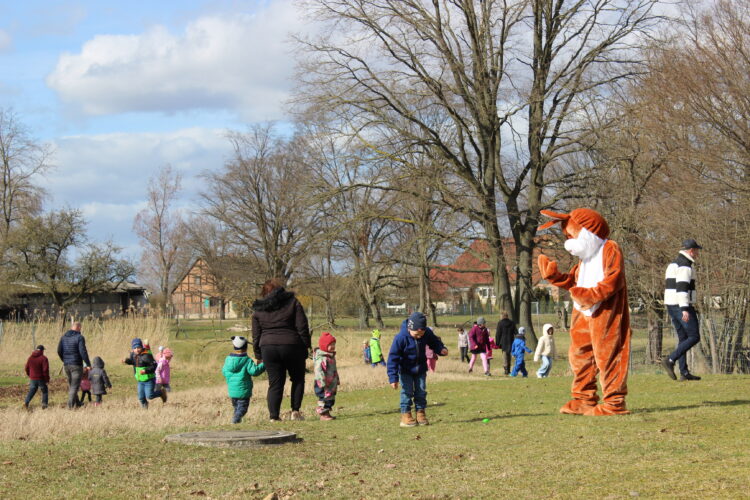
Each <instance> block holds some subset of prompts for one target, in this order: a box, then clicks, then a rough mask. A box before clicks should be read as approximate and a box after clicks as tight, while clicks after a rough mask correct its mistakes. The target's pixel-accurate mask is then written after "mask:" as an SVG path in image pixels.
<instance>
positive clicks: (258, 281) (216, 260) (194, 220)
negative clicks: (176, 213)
mask: <svg viewBox="0 0 750 500" xmlns="http://www.w3.org/2000/svg"><path fill="white" fill-rule="evenodd" d="M186 227H187V238H188V244H189V245H190V247H191V248H192V250H193V255H195V256H198V257H200V258H202V259H203V260H204V261H205V263H206V265H207V266H208V271H209V273H208V274H209V275H208V276H206V279H207V280H208V281H207V284H208V285H209V288H214V289H215V290H216V292H217V294H218V295H219V299H220V300H221V307H220V315H221V318H220V319H224V315H225V310H226V305H227V302H228V301H231V302H233V303H234V305H235V307H236V308H237V310H238V312H247V311H248V310H249V309H250V305H251V304H252V302H253V300H255V298H256V296H257V292H258V290H259V289H260V286H261V285H262V283H263V281H264V280H265V277H266V272H265V271H264V266H263V263H262V262H261V261H259V260H258V258H257V257H256V256H255V255H254V254H252V253H249V252H248V251H247V249H246V248H244V247H243V246H242V245H240V244H238V243H237V241H236V238H234V235H233V234H232V232H231V230H230V229H229V228H227V227H226V226H224V225H223V224H222V223H221V222H220V221H217V220H216V219H213V218H210V217H207V216H193V217H191V219H190V220H189V222H188V223H187V224H186Z"/></svg>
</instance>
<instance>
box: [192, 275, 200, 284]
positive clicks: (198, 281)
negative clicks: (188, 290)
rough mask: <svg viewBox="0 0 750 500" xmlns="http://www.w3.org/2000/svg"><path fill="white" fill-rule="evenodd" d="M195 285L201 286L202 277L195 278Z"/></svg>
mask: <svg viewBox="0 0 750 500" xmlns="http://www.w3.org/2000/svg"><path fill="white" fill-rule="evenodd" d="M193 284H194V285H200V284H201V277H200V276H193Z"/></svg>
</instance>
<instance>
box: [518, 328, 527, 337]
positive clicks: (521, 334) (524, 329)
mask: <svg viewBox="0 0 750 500" xmlns="http://www.w3.org/2000/svg"><path fill="white" fill-rule="evenodd" d="M518 335H520V336H522V337H523V336H524V335H526V327H525V326H521V327H519V328H518Z"/></svg>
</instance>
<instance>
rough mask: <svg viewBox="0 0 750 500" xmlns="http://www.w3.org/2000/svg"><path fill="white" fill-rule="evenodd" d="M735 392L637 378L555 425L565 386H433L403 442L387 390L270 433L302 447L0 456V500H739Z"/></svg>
mask: <svg viewBox="0 0 750 500" xmlns="http://www.w3.org/2000/svg"><path fill="white" fill-rule="evenodd" d="M748 382H750V378H748V377H744V376H742V377H741V376H708V377H706V378H705V379H704V380H703V381H701V382H699V383H676V382H671V381H669V380H668V379H667V378H666V377H665V376H663V375H662V376H658V375H638V376H634V377H632V380H631V393H632V395H631V396H630V398H629V404H630V407H631V409H632V410H633V414H632V415H630V416H624V417H600V418H585V417H571V416H565V415H560V414H558V413H557V408H558V406H559V405H560V404H561V403H563V402H564V401H565V399H566V394H567V390H568V385H569V383H570V380H569V379H568V378H567V377H553V378H550V379H546V380H537V379H531V378H530V379H508V378H504V377H499V378H494V379H491V380H485V379H481V378H477V380H476V381H475V382H474V381H473V382H441V383H434V384H430V385H429V402H430V409H429V413H428V415H429V416H430V417H431V420H432V425H430V426H428V427H418V428H414V429H401V428H399V427H398V413H397V409H396V408H397V402H398V395H397V392H396V391H393V390H391V389H387V388H383V389H377V390H363V391H358V392H352V393H343V394H341V395H340V396H339V398H338V403H337V408H336V413H337V414H338V417H339V418H338V419H337V420H336V421H333V422H319V421H310V420H308V421H305V422H284V423H283V424H281V425H279V427H280V428H283V429H287V430H292V431H295V432H297V433H298V434H299V436H300V437H301V438H302V439H303V441H302V442H301V443H297V444H287V445H283V446H278V447H269V448H263V449H244V450H222V449H209V448H199V447H187V446H180V445H176V444H167V443H164V442H162V438H163V433H150V432H148V429H144V430H143V432H142V433H138V434H136V433H134V434H128V435H119V436H112V437H110V438H107V439H97V440H92V439H89V438H88V437H86V436H80V437H77V438H74V439H69V440H66V439H56V440H50V441H49V442H44V441H42V442H33V443H30V442H23V441H20V442H11V443H3V445H2V447H1V448H0V464H2V465H0V467H2V468H1V469H0V471H2V476H1V477H3V478H5V479H3V480H1V481H0V496H1V497H2V498H21V497H23V496H25V495H28V494H29V492H31V491H34V492H35V496H37V497H39V498H42V497H46V498H57V497H63V496H68V497H73V498H85V497H90V498H133V497H138V498H146V497H147V495H151V497H156V496H161V495H172V496H174V497H175V498H186V497H189V496H191V495H193V496H204V495H205V496H208V497H212V498H242V497H245V496H247V497H258V498H262V497H264V496H266V495H267V494H269V493H272V492H277V493H279V494H280V495H282V496H284V495H293V496H295V497H297V496H298V497H301V498H305V497H307V498H312V497H315V496H319V495H323V496H329V497H332V498H374V497H385V498H404V497H416V498H458V497H460V498H493V497H494V498H511V497H516V498H543V497H554V498H629V497H631V496H640V497H657V498H708V497H711V498H740V497H747V492H748V491H750V475H749V474H748V472H747V471H748V470H750V451H749V450H748V434H747V431H748V428H750V411H748V410H750V396H749V395H748V393H747V386H748ZM307 402H309V401H307ZM253 404H256V405H257V404H263V402H262V400H260V399H259V398H257V397H256V398H255V400H254V401H253ZM484 418H488V419H489V422H487V423H483V422H482V420H483V419H484ZM187 427H188V426H186V428H187ZM230 427H231V426H230V425H218V423H217V425H216V426H215V428H225V429H229V428H230ZM239 428H243V429H249V428H262V429H271V428H276V427H275V426H274V424H271V423H267V422H258V423H256V424H255V425H253V424H251V423H244V424H241V425H240V426H239ZM179 430H182V429H175V431H179ZM10 478H13V479H12V480H10Z"/></svg>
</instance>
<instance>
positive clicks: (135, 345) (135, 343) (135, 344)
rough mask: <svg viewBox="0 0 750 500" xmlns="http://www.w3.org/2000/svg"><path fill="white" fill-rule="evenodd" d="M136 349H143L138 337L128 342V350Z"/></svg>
mask: <svg viewBox="0 0 750 500" xmlns="http://www.w3.org/2000/svg"><path fill="white" fill-rule="evenodd" d="M138 347H140V348H141V349H143V342H141V339H139V338H138V337H136V338H134V339H133V340H131V341H130V348H131V349H135V348H138Z"/></svg>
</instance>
